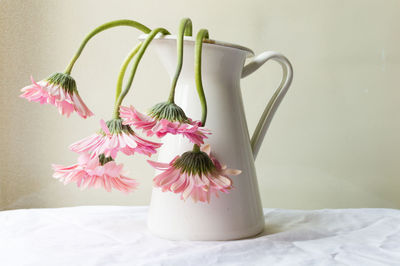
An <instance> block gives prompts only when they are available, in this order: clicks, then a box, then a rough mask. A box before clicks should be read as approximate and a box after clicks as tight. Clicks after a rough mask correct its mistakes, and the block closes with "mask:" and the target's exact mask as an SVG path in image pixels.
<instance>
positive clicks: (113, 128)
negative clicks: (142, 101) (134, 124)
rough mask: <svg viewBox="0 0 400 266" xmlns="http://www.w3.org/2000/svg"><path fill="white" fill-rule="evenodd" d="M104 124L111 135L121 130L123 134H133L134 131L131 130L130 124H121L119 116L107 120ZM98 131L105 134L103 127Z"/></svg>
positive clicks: (119, 132)
mask: <svg viewBox="0 0 400 266" xmlns="http://www.w3.org/2000/svg"><path fill="white" fill-rule="evenodd" d="M106 125H107V127H108V130H109V131H110V133H111V134H112V135H114V134H115V135H118V134H121V133H122V132H124V133H125V134H128V135H129V134H130V135H133V134H135V132H134V131H133V130H132V128H131V127H130V126H128V125H123V124H122V119H120V118H119V119H111V120H108V121H107V122H106ZM99 133H100V134H102V135H104V136H105V135H106V133H105V132H104V131H103V129H100V131H99Z"/></svg>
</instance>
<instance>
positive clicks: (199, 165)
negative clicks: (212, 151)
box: [174, 151, 215, 175]
mask: <svg viewBox="0 0 400 266" xmlns="http://www.w3.org/2000/svg"><path fill="white" fill-rule="evenodd" d="M174 167H175V168H180V169H181V171H182V172H183V173H188V174H191V175H194V174H198V175H203V174H204V175H206V174H209V173H212V172H213V171H214V170H215V165H214V163H213V161H212V160H211V159H210V157H209V156H208V154H207V153H205V152H202V151H198V152H197V151H188V152H185V153H184V154H182V155H181V157H180V158H178V159H177V160H176V161H175V162H174Z"/></svg>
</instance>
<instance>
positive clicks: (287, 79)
mask: <svg viewBox="0 0 400 266" xmlns="http://www.w3.org/2000/svg"><path fill="white" fill-rule="evenodd" d="M270 59H272V60H274V61H276V62H278V63H279V64H280V65H281V66H282V72H283V77H282V81H281V83H280V85H279V87H278V89H277V90H276V91H275V93H274V94H273V95H272V98H271V99H270V100H269V102H268V104H267V106H266V107H265V110H264V112H263V113H262V115H261V118H260V120H259V121H258V124H257V127H256V129H255V130H254V133H253V136H252V137H251V148H252V150H253V157H254V159H255V158H256V157H257V154H258V151H259V150H260V146H261V143H262V141H263V140H264V137H265V133H266V132H267V130H268V127H269V125H270V124H271V120H272V118H273V116H274V114H275V112H276V109H278V106H279V104H280V103H281V101H282V99H283V97H284V96H285V94H286V92H287V90H288V89H289V87H290V84H291V83H292V80H293V69H292V65H291V64H290V62H289V60H288V59H287V58H286V57H285V56H284V55H282V54H280V53H277V52H273V51H268V52H263V53H261V54H259V55H258V56H256V57H255V58H254V59H253V61H251V62H250V63H248V64H247V65H246V66H244V68H243V72H242V78H245V77H247V76H248V75H250V74H251V73H253V72H254V71H256V70H257V69H258V68H259V67H260V66H262V65H263V64H264V63H265V62H267V61H268V60H270Z"/></svg>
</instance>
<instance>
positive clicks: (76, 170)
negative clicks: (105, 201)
mask: <svg viewBox="0 0 400 266" xmlns="http://www.w3.org/2000/svg"><path fill="white" fill-rule="evenodd" d="M52 167H53V169H54V174H53V177H54V178H56V179H58V180H60V181H61V182H63V183H64V184H65V185H66V184H68V183H72V182H75V183H76V184H77V185H78V187H80V188H81V189H85V188H87V187H95V188H97V187H103V188H105V189H106V190H107V191H108V192H110V191H111V189H117V190H120V191H122V192H124V193H129V192H132V191H133V190H135V189H136V188H137V186H138V183H137V182H136V181H135V180H134V179H131V178H128V177H126V176H124V174H123V172H122V167H123V165H122V164H119V165H118V164H116V162H115V161H114V160H113V159H112V158H111V157H105V156H104V155H100V156H96V157H92V156H90V155H89V154H88V153H84V154H82V155H81V156H79V158H78V163H77V164H74V165H71V166H62V165H56V164H53V165H52Z"/></svg>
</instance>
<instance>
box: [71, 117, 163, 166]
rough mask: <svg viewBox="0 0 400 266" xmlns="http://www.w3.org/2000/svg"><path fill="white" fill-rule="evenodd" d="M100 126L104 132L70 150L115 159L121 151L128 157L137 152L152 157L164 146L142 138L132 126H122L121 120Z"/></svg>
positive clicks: (102, 121) (91, 136)
mask: <svg viewBox="0 0 400 266" xmlns="http://www.w3.org/2000/svg"><path fill="white" fill-rule="evenodd" d="M100 125H101V127H102V130H100V131H99V132H97V133H95V134H92V135H90V136H89V137H86V138H84V139H82V140H79V141H77V142H75V143H73V144H71V146H70V147H69V148H70V149H71V150H72V151H74V152H77V153H90V154H92V156H99V155H101V154H104V155H105V156H106V157H109V156H110V157H111V158H113V159H114V158H115V157H116V156H117V153H118V152H119V151H120V152H122V153H124V154H126V155H133V154H134V153H135V152H137V153H141V154H145V155H148V156H151V155H152V154H154V153H156V152H157V150H156V149H158V148H159V147H161V145H162V144H161V143H156V142H151V141H148V140H145V139H142V138H140V137H139V136H137V135H136V134H135V132H134V131H133V130H132V129H131V128H130V126H127V125H122V120H121V119H113V120H110V121H108V122H107V123H105V122H104V120H101V121H100Z"/></svg>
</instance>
